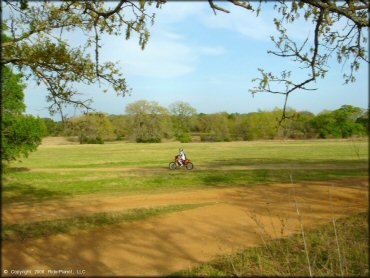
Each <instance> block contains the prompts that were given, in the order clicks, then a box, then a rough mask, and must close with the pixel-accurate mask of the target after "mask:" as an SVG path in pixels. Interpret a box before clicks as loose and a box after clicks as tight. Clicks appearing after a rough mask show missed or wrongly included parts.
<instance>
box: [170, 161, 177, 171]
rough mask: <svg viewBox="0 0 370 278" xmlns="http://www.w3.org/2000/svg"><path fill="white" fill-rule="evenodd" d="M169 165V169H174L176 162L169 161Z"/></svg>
mask: <svg viewBox="0 0 370 278" xmlns="http://www.w3.org/2000/svg"><path fill="white" fill-rule="evenodd" d="M169 167H170V170H175V169H176V163H175V162H170V164H169Z"/></svg>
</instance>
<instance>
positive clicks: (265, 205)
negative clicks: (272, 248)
mask: <svg viewBox="0 0 370 278" xmlns="http://www.w3.org/2000/svg"><path fill="white" fill-rule="evenodd" d="M329 196H330V197H329ZM83 198H86V199H83ZM83 198H76V199H72V200H69V201H67V203H64V205H65V206H66V209H65V210H64V212H63V213H64V214H63V217H67V216H73V215H76V214H78V213H79V212H80V209H81V207H82V205H84V206H86V207H91V208H90V209H89V210H88V211H85V213H86V214H89V213H94V212H98V211H113V210H122V209H126V208H130V207H143V206H156V205H162V204H163V205H164V204H174V203H192V202H193V203H200V202H210V201H214V202H218V203H216V204H214V205H209V206H205V207H200V208H197V209H191V210H187V211H182V212H176V213H170V214H166V215H162V216H159V217H153V218H151V219H147V220H143V221H136V222H133V223H123V224H118V225H112V226H107V227H104V228H99V229H95V230H85V231H80V232H78V233H74V234H63V235H53V236H49V237H46V238H40V239H33V240H26V241H23V242H15V243H14V242H3V252H2V259H3V269H8V270H10V269H31V270H33V269H44V270H45V271H47V270H56V269H57V270H59V269H64V270H69V269H72V270H73V271H74V274H77V272H76V271H77V270H78V269H79V270H81V269H83V270H86V274H87V275H121V276H130V275H139V276H143V275H166V274H170V273H172V272H175V271H178V270H181V269H186V268H188V267H192V266H195V265H196V264H198V263H201V262H205V261H209V260H210V259H212V258H213V257H214V256H215V255H217V254H221V253H222V254H225V253H229V252H233V251H236V250H237V249H239V248H243V247H248V246H254V245H258V244H261V242H262V241H261V240H262V239H261V237H262V238H265V239H266V238H268V236H267V235H269V236H271V237H280V236H286V235H289V234H292V233H295V232H297V231H299V229H298V228H299V222H298V220H297V214H296V208H295V206H296V205H297V206H298V207H299V208H300V210H301V214H302V219H303V220H302V221H303V225H304V227H305V228H307V227H311V226H315V225H318V224H321V223H325V222H328V221H330V219H331V217H342V216H345V215H348V214H351V213H354V212H358V211H366V210H367V209H368V180H367V177H364V178H356V179H351V180H342V181H331V182H307V183H298V184H294V185H291V184H288V185H287V184H274V185H266V186H258V187H252V188H246V187H238V188H227V189H209V190H197V191H189V192H179V193H162V194H151V195H137V196H130V197H120V196H115V197H114V196H107V197H104V198H101V199H100V200H99V204H97V205H96V206H94V205H93V204H94V202H95V201H94V200H90V201H89V202H88V203H86V202H87V201H88V197H83ZM83 200H84V201H83ZM330 200H331V201H330ZM87 204H88V205H87ZM49 205H51V203H49ZM62 205H63V204H58V203H54V209H55V210H56V211H58V209H61V208H62ZM58 206H59V208H58ZM45 208H46V207H42V208H36V207H34V208H33V209H34V210H33V211H32V212H31V213H30V214H28V215H26V216H24V217H25V218H28V219H30V218H32V215H33V213H37V211H39V213H41V211H43V210H44V209H45ZM11 209H12V213H14V214H13V215H16V214H17V213H18V215H17V216H16V217H17V221H22V219H21V213H22V211H23V212H25V211H26V207H24V208H23V210H22V209H21V208H19V209H18V210H16V208H15V207H13V208H11ZM62 211H63V210H62ZM4 213H5V215H6V213H9V211H7V210H5V211H4ZM42 217H44V218H45V219H53V218H57V217H60V215H59V214H58V213H56V212H53V211H52V210H49V211H48V210H46V212H45V215H43V216H42ZM44 218H42V219H44ZM7 219H8V220H7V221H9V222H11V220H10V219H11V217H10V214H9V215H8V218H7ZM280 219H285V220H286V225H285V227H284V231H283V234H282V233H281V222H280ZM33 220H35V219H33ZM23 221H24V219H23ZM256 221H259V222H260V223H262V224H263V229H264V230H262V229H261V228H260V226H258V225H257V224H256ZM2 273H3V272H2Z"/></svg>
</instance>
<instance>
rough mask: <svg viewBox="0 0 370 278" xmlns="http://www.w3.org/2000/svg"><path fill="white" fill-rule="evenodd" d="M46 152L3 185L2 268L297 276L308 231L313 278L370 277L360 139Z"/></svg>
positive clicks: (20, 165) (72, 147)
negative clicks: (173, 166) (177, 159)
mask: <svg viewBox="0 0 370 278" xmlns="http://www.w3.org/2000/svg"><path fill="white" fill-rule="evenodd" d="M58 140H59V139H58ZM58 140H55V142H60V140H59V141H58ZM48 142H49V143H48V144H43V145H41V146H40V147H39V148H38V150H37V151H36V152H34V153H31V155H30V156H29V157H28V158H26V159H23V161H18V162H15V163H12V164H11V165H10V166H9V167H8V168H6V169H5V172H4V174H3V180H2V184H3V186H2V205H3V214H2V216H3V219H2V224H3V225H2V227H3V229H2V240H3V241H2V243H3V253H2V259H3V262H4V264H3V267H5V268H4V269H32V268H35V267H36V268H39V267H40V268H43V269H50V268H51V269H58V268H60V267H61V262H63V267H65V268H71V269H80V268H81V267H83V268H84V269H86V271H87V274H88V275H91V276H95V275H97V276H100V275H118V276H122V275H123V276H134V275H139V276H146V275H148V276H158V275H160V276H163V275H169V274H171V273H176V275H181V276H196V275H198V276H216V275H220V276H232V275H236V276H238V275H242V276H243V275H284V276H286V275H293V276H302V275H308V272H307V271H308V268H307V263H306V256H305V254H307V253H306V251H307V249H306V247H303V245H302V236H301V234H300V228H299V224H300V223H304V224H301V225H304V227H305V230H306V243H307V248H308V249H309V252H308V256H309V257H310V259H311V265H310V267H312V271H313V272H314V274H315V275H325V276H332V275H343V274H345V275H368V272H366V271H367V269H368V264H367V257H366V256H362V255H361V254H362V253H364V252H366V250H367V246H368V239H367V235H368V226H367V213H362V214H358V213H359V212H364V211H365V210H366V209H368V181H367V177H368V141H367V140H310V141H258V142H223V143H188V144H180V143H177V142H166V143H160V144H135V143H125V142H113V143H106V144H103V145H78V144H63V145H61V144H53V143H52V142H53V139H50V140H49V141H48ZM50 142H51V143H50ZM180 147H183V148H184V150H185V152H186V153H187V155H188V157H189V158H190V159H191V161H192V162H193V163H194V169H193V170H186V169H177V170H169V169H168V164H169V162H170V161H172V160H173V157H174V155H176V154H177V151H178V149H179V148H180ZM297 204H298V205H297ZM298 206H299V208H300V210H301V213H302V215H303V217H302V219H303V220H302V222H301V220H299V223H298V222H297V212H296V209H297V208H298ZM347 216H349V218H345V219H338V221H337V229H336V230H335V229H333V226H332V224H331V222H329V221H334V219H337V218H343V217H347ZM328 222H329V224H326V225H324V224H325V223H328ZM256 224H257V225H256ZM317 225H323V226H320V227H316V226H317ZM348 226H350V228H346V227H348ZM261 227H263V228H262V230H263V231H264V233H266V234H264V235H263V236H266V240H264V239H263V238H262V241H261V234H259V231H261ZM281 227H283V228H284V229H285V231H284V233H283V232H281V235H277V234H278V233H279V231H277V230H279V229H282V228H281ZM334 232H335V236H334V235H333V233H334ZM262 243H263V244H262ZM338 245H339V247H338ZM51 246H52V247H53V248H51ZM250 246H255V247H250ZM242 247H248V248H246V249H241V248H242ZM351 248H352V249H353V250H352V249H351ZM55 250H57V251H55ZM220 250H222V252H221V253H223V254H224V255H222V256H219V257H217V258H216V259H215V256H216V255H217V254H219V253H220ZM235 250H241V251H240V252H235ZM337 250H339V253H338V251H337ZM352 251H353V252H352ZM225 254H227V255H225ZM337 254H340V255H342V257H341V258H339V259H337V257H336V256H337ZM200 262H202V263H205V264H200ZM190 265H191V266H193V267H188V266H190ZM180 270H184V271H182V272H178V271H180Z"/></svg>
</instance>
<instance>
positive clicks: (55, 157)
mask: <svg viewBox="0 0 370 278" xmlns="http://www.w3.org/2000/svg"><path fill="white" fill-rule="evenodd" d="M180 146H181V147H183V148H184V149H185V151H186V152H187V155H188V156H189V158H190V159H191V160H192V162H193V163H194V165H195V168H194V169H193V170H192V171H185V170H182V169H181V171H180V170H177V171H169V170H168V163H169V162H170V161H171V160H172V159H173V156H174V155H175V154H176V152H177V150H178V148H179V147H180ZM367 166H368V142H367V141H350V140H348V141H339V140H338V141H335V140H331V141H329V140H325V141H324V140H316V141H285V142H284V141H278V142H276V141H266V142H227V143H193V144H191V143H190V144H181V145H180V144H179V143H161V144H134V143H123V142H122V143H113V144H104V145H45V146H43V145H42V146H40V147H39V149H38V150H37V151H36V152H34V153H32V154H31V155H30V156H29V158H27V159H23V161H22V162H17V163H13V164H12V165H11V168H10V169H9V170H8V171H7V173H6V174H5V175H4V177H3V201H4V202H24V201H26V202H30V201H33V200H34V201H42V200H44V199H47V200H50V199H51V198H55V199H57V198H63V197H72V196H76V195H83V194H91V193H99V194H103V193H104V194H115V193H116V192H125V193H126V194H131V193H137V192H153V191H154V192H158V191H169V190H187V189H189V188H204V187H227V186H252V185H253V186H254V185H258V184H268V183H280V182H281V183H288V182H290V175H293V177H294V180H295V181H309V180H329V179H338V178H339V179H340V178H345V177H354V176H366V175H367ZM307 169H309V171H308V170H307Z"/></svg>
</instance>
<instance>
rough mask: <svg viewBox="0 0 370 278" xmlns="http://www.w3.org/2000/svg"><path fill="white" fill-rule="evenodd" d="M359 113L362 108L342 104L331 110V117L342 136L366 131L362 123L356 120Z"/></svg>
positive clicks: (360, 133)
mask: <svg viewBox="0 0 370 278" xmlns="http://www.w3.org/2000/svg"><path fill="white" fill-rule="evenodd" d="M361 114H362V109H361V108H359V107H354V106H352V105H343V106H341V107H340V108H339V109H337V110H334V111H333V117H334V119H335V123H336V126H337V127H338V129H339V132H340V135H341V137H342V138H348V137H351V136H352V135H364V134H365V133H366V132H365V130H364V127H363V125H361V124H359V123H357V122H356V121H357V119H358V118H359V117H360V116H361Z"/></svg>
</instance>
